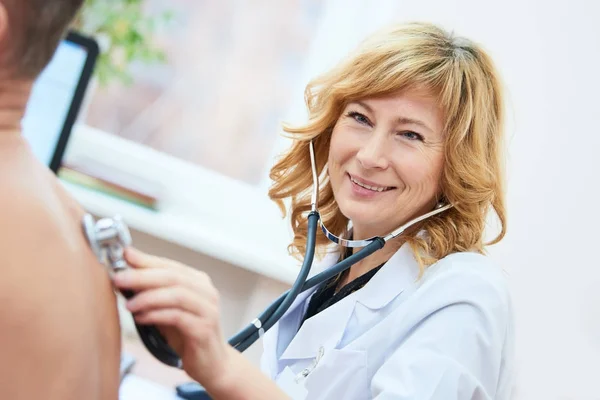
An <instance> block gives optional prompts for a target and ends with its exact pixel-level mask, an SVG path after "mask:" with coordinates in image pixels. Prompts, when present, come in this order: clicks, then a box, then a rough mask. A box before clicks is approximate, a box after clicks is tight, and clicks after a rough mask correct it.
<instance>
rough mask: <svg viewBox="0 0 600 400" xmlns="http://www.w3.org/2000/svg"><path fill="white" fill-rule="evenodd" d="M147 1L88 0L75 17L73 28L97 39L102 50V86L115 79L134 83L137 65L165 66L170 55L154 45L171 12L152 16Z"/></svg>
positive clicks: (98, 68)
mask: <svg viewBox="0 0 600 400" xmlns="http://www.w3.org/2000/svg"><path fill="white" fill-rule="evenodd" d="M144 3H145V2H144V0H86V1H85V3H84V6H83V7H82V9H81V11H80V13H79V14H78V16H77V17H76V18H75V21H74V23H73V25H72V27H73V29H75V30H77V31H79V32H81V33H83V34H87V35H90V36H93V37H95V38H96V39H97V40H98V42H99V44H100V49H101V54H100V56H99V59H98V63H97V65H96V70H95V74H96V76H97V78H98V82H99V84H100V85H101V86H105V85H107V84H108V83H110V82H112V81H113V80H118V81H120V82H122V83H124V84H131V83H132V82H133V78H132V76H131V73H130V71H129V66H130V65H131V64H132V63H133V62H143V63H147V64H151V63H162V62H165V60H166V55H165V53H164V51H163V50H162V49H160V48H159V47H158V46H156V45H155V44H154V43H153V40H154V36H155V34H156V32H157V30H158V29H159V28H161V26H162V25H164V24H166V23H167V22H169V21H170V20H171V18H172V16H173V15H172V13H171V12H170V11H166V12H162V13H160V14H157V15H151V14H149V13H148V12H146V10H145V9H144V5H145V4H144Z"/></svg>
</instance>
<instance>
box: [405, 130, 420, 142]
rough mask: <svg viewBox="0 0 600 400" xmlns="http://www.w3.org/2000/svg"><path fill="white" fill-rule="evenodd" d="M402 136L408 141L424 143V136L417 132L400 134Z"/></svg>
mask: <svg viewBox="0 0 600 400" xmlns="http://www.w3.org/2000/svg"><path fill="white" fill-rule="evenodd" d="M400 135H401V136H404V137H405V138H407V139H408V140H419V141H423V136H421V135H419V134H418V133H416V132H412V131H406V132H400Z"/></svg>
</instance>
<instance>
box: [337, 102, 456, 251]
mask: <svg viewBox="0 0 600 400" xmlns="http://www.w3.org/2000/svg"><path fill="white" fill-rule="evenodd" d="M436 103H437V102H436V99H435V98H434V97H433V96H428V95H427V94H426V93H425V92H420V91H409V92H404V93H401V94H395V95H390V96H385V97H378V98H368V99H362V100H360V101H356V102H352V103H350V104H348V105H347V106H346V108H345V109H344V111H343V113H342V114H341V115H340V117H339V119H338V121H337V123H336V125H335V127H334V129H333V133H332V137H331V144H330V148H329V159H328V171H329V179H330V182H331V187H332V189H333V193H334V196H335V199H336V201H337V204H338V206H339V208H340V210H341V212H342V214H344V215H345V216H346V217H347V218H349V219H350V220H351V221H352V225H353V230H354V239H365V238H368V237H371V236H376V235H379V236H381V235H386V234H388V233H390V232H391V231H393V230H394V229H396V228H397V227H399V226H400V225H402V224H403V223H405V222H407V221H408V220H409V219H411V218H414V217H416V216H418V215H421V214H423V213H425V212H427V211H430V210H431V209H433V207H434V206H435V204H436V201H437V198H438V196H439V195H440V179H441V174H442V169H443V161H444V152H443V151H444V140H443V133H442V130H443V116H442V112H441V111H440V110H439V108H438V107H437V106H436Z"/></svg>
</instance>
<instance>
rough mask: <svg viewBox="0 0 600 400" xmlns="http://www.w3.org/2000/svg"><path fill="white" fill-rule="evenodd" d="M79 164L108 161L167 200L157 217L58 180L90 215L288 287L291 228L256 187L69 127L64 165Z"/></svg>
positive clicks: (292, 265)
mask: <svg viewBox="0 0 600 400" xmlns="http://www.w3.org/2000/svg"><path fill="white" fill-rule="evenodd" d="M78 157H88V158H92V159H93V160H94V161H98V162H104V163H107V162H110V166H111V167H112V168H116V169H118V170H120V171H123V172H126V173H128V174H132V175H134V176H138V177H140V179H151V180H153V181H154V182H159V183H160V184H161V185H162V186H163V190H164V193H165V196H164V198H162V199H161V202H160V205H159V210H158V211H152V210H148V209H145V208H143V207H139V206H136V205H134V204H132V203H129V202H126V201H124V200H120V199H117V198H114V197H111V196H108V195H105V194H102V193H98V192H95V191H93V190H90V189H87V188H84V187H80V186H77V185H74V184H71V183H68V182H64V181H63V184H64V185H65V187H66V188H67V189H68V190H69V191H70V192H71V194H72V195H73V196H74V197H75V198H76V199H77V200H78V201H79V202H80V204H81V205H82V206H83V207H84V208H85V209H86V210H87V211H88V212H90V213H93V214H95V215H97V216H100V217H107V216H113V215H115V214H119V215H121V216H122V217H123V219H124V221H125V222H126V223H127V225H128V226H129V227H130V228H132V229H135V230H138V231H140V232H143V233H146V234H149V235H152V236H154V237H157V238H159V239H162V240H165V241H168V242H171V243H174V244H177V245H180V246H183V247H186V248H189V249H191V250H194V251H197V252H200V253H203V254H206V255H209V256H211V257H213V258H216V259H219V260H223V261H225V262H228V263H230V264H232V265H235V266H238V267H240V268H244V269H247V270H249V271H252V272H255V273H257V274H260V275H263V276H266V277H269V278H271V279H275V280H278V281H281V282H284V283H288V284H291V283H293V282H294V280H295V278H296V275H297V273H298V263H297V261H296V260H295V259H294V258H293V257H291V256H289V255H288V254H287V250H286V246H287V244H288V243H289V241H290V233H289V228H288V227H287V225H286V223H285V221H284V220H282V219H281V214H280V212H279V209H278V208H277V206H276V205H275V204H274V203H273V202H271V201H270V199H269V198H268V196H267V195H266V194H265V193H262V192H260V191H259V188H257V187H253V186H250V185H247V184H245V183H243V182H239V181H236V180H234V179H231V178H228V177H226V176H223V175H220V174H218V173H216V172H214V171H210V170H207V169H205V168H202V167H200V166H196V165H192V164H190V163H187V162H185V161H182V160H180V159H177V158H175V157H172V156H169V155H168V154H165V153H162V152H159V151H156V150H153V149H151V148H149V147H147V146H143V145H140V144H137V143H134V142H131V141H128V140H125V139H123V138H120V137H118V136H115V135H111V134H108V133H106V132H102V131H99V130H97V129H94V128H91V127H89V126H85V125H78V126H76V127H75V128H74V131H73V134H72V136H71V140H70V142H69V147H68V149H67V151H66V154H65V160H66V161H67V162H68V161H72V160H76V159H77V158H78ZM109 160H110V161H109ZM134 245H135V244H134Z"/></svg>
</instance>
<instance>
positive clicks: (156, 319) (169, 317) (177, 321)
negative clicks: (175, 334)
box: [135, 308, 198, 332]
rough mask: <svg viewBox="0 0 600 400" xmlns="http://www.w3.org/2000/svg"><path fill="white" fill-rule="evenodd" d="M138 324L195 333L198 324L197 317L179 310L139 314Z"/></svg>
mask: <svg viewBox="0 0 600 400" xmlns="http://www.w3.org/2000/svg"><path fill="white" fill-rule="evenodd" d="M135 321H136V322H137V323H138V324H144V325H158V326H170V327H173V328H176V329H177V330H179V331H180V332H193V331H194V329H195V325H197V323H198V319H197V317H195V316H194V315H192V314H190V313H187V312H185V311H181V310H179V309H177V308H163V309H159V310H150V311H147V312H143V313H140V314H137V315H136V316H135Z"/></svg>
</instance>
